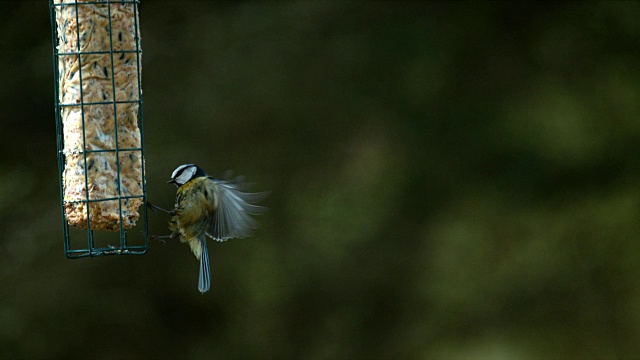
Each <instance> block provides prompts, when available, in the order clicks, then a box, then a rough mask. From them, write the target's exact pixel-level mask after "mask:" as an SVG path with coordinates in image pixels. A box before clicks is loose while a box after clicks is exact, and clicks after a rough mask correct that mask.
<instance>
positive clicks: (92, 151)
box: [59, 148, 142, 156]
mask: <svg viewBox="0 0 640 360" xmlns="http://www.w3.org/2000/svg"><path fill="white" fill-rule="evenodd" d="M65 151H66V150H60V151H59V153H60V154H62V155H65V156H66V155H68V154H65ZM118 151H142V148H124V149H118ZM85 152H86V153H113V152H116V149H97V150H84V151H82V150H78V151H77V152H76V151H73V153H74V154H83V153H85Z"/></svg>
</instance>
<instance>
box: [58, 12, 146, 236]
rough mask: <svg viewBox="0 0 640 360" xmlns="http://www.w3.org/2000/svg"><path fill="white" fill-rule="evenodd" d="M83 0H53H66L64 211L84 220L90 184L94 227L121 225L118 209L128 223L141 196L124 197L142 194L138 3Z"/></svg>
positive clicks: (61, 65) (62, 43)
mask: <svg viewBox="0 0 640 360" xmlns="http://www.w3.org/2000/svg"><path fill="white" fill-rule="evenodd" d="M86 2H87V1H86V0H85V1H78V3H77V4H76V1H75V0H54V4H61V6H55V11H56V27H57V34H58V46H57V50H58V54H59V55H58V76H59V77H58V84H57V86H58V90H59V102H60V105H61V110H60V116H61V120H62V132H63V136H64V150H63V151H64V157H65V167H64V170H63V188H64V195H63V196H64V208H65V217H66V220H67V221H68V223H69V224H70V225H73V226H77V227H80V228H84V229H86V228H87V209H86V206H87V202H86V199H87V191H88V199H89V200H97V201H90V202H89V206H90V209H89V212H90V214H91V217H90V221H91V229H92V230H108V231H118V230H119V228H120V212H122V226H123V227H124V228H131V227H133V226H134V225H135V223H136V221H137V219H138V217H139V213H138V208H139V207H140V206H141V205H142V203H143V200H142V198H125V199H119V198H120V197H126V196H142V195H143V190H142V188H143V187H142V186H143V184H142V172H143V171H144V169H143V166H144V165H143V159H142V153H141V138H140V136H141V134H140V129H139V127H138V114H139V106H140V105H139V100H140V99H139V94H138V93H139V91H138V89H139V81H140V79H139V76H140V68H139V64H140V55H141V54H140V52H139V50H140V44H139V43H138V44H136V41H137V40H138V39H139V29H138V27H137V25H138V19H137V18H136V16H137V11H135V9H134V7H135V6H136V4H134V3H128V2H122V1H118V2H115V1H114V2H109V1H103V2H102V3H96V1H92V3H91V4H87V3H86ZM76 11H77V12H76ZM109 19H111V23H110V24H109ZM79 52H81V53H82V54H78V53H79ZM87 52H91V53H87ZM60 54H62V55H60ZM114 94H115V102H114ZM116 119H117V133H116ZM83 124H84V127H83ZM116 149H117V152H116ZM116 159H117V161H116ZM85 172H86V182H85ZM87 184H88V189H87V186H86V185H87ZM103 199H111V200H103ZM83 201H84V202H83ZM120 203H121V204H122V208H120Z"/></svg>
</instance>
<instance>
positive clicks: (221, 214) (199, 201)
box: [148, 164, 269, 294]
mask: <svg viewBox="0 0 640 360" xmlns="http://www.w3.org/2000/svg"><path fill="white" fill-rule="evenodd" d="M168 183H171V184H175V185H176V187H177V188H178V190H177V192H176V200H175V206H174V208H173V210H171V211H168V210H165V209H163V208H160V207H158V206H155V205H152V204H150V203H148V206H150V207H151V209H159V210H162V211H164V212H167V213H168V214H169V215H171V219H170V220H169V230H170V231H171V235H166V236H156V238H158V239H161V238H171V239H175V238H179V239H180V242H182V243H187V244H189V246H190V248H191V251H192V252H193V254H194V255H195V257H196V258H197V259H198V260H199V261H200V276H199V279H198V290H199V291H200V292H201V293H203V294H204V293H205V292H207V291H209V289H210V288H211V270H210V267H209V253H208V250H207V237H209V238H211V239H214V240H217V241H225V240H228V239H231V238H246V237H248V236H250V235H252V233H253V230H254V229H256V228H257V227H258V222H257V221H256V220H255V219H254V218H253V216H255V215H260V214H263V213H265V212H266V210H267V208H266V207H264V206H259V205H256V203H258V202H260V201H261V200H263V199H264V198H265V197H266V196H267V195H268V194H269V192H266V191H265V192H257V193H250V192H245V191H244V190H246V189H247V188H248V187H249V185H248V184H247V183H245V181H244V178H243V177H240V176H239V177H236V178H232V177H231V174H228V175H227V176H226V179H224V180H223V179H216V178H214V177H212V176H209V175H207V173H206V172H205V171H204V170H203V169H202V168H200V167H199V166H197V165H195V164H183V165H180V166H178V167H177V168H176V169H175V170H174V171H173V173H172V174H171V179H169V181H168Z"/></svg>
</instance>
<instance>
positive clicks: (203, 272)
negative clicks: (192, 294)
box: [198, 238, 211, 294]
mask: <svg viewBox="0 0 640 360" xmlns="http://www.w3.org/2000/svg"><path fill="white" fill-rule="evenodd" d="M198 241H200V244H201V248H202V252H201V254H200V278H199V279H198V290H200V292H201V293H203V294H204V293H205V292H207V291H209V288H211V269H210V268H209V251H208V250H207V239H206V238H203V239H202V240H198Z"/></svg>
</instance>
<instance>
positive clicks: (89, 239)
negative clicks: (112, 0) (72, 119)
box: [74, 0, 94, 256]
mask: <svg viewBox="0 0 640 360" xmlns="http://www.w3.org/2000/svg"><path fill="white" fill-rule="evenodd" d="M74 4H75V9H76V37H77V42H78V44H77V48H78V79H79V83H80V116H81V117H82V155H83V164H82V167H83V169H84V189H85V200H86V202H85V204H86V209H87V248H88V251H89V255H90V256H93V247H94V246H93V231H92V230H91V211H90V209H91V203H89V175H88V174H87V172H88V171H87V135H86V132H85V118H84V94H83V93H82V54H81V52H82V47H81V46H80V15H78V13H79V12H78V1H77V0H76V2H75V3H74ZM83 6H85V5H83Z"/></svg>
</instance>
